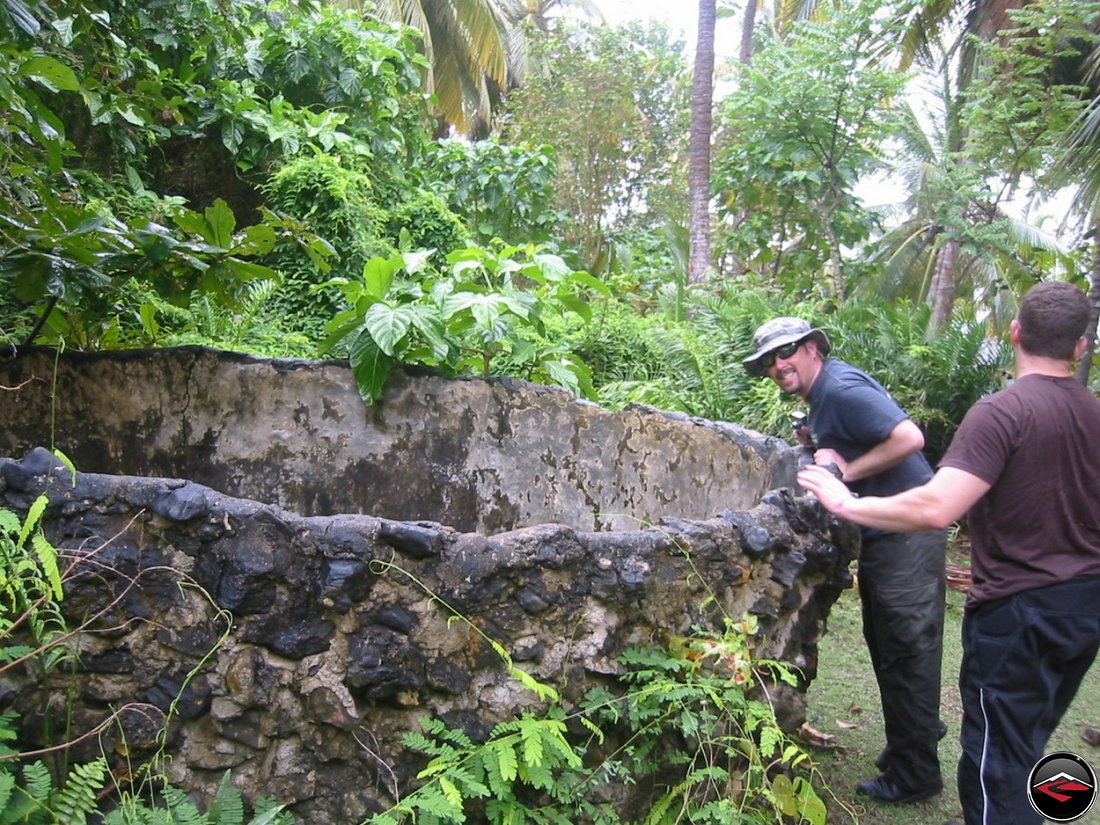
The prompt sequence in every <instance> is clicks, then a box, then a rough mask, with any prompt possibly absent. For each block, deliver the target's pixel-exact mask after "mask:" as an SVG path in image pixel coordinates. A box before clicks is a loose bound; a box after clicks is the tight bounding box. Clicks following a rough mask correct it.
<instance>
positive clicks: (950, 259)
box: [928, 241, 959, 329]
mask: <svg viewBox="0 0 1100 825" xmlns="http://www.w3.org/2000/svg"><path fill="white" fill-rule="evenodd" d="M958 260H959V242H958V241H948V242H947V243H946V244H944V246H943V249H941V250H940V254H939V255H938V256H937V257H936V271H935V272H934V273H933V275H932V288H931V292H932V295H931V298H932V317H931V318H930V319H929V320H928V323H929V325H930V326H931V327H932V329H939V328H940V327H942V326H943V325H944V324H946V323H947V321H948V320H949V319H950V318H951V310H952V309H953V308H954V305H955V292H956V285H955V264H956V263H957V262H958Z"/></svg>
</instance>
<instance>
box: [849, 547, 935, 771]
mask: <svg viewBox="0 0 1100 825" xmlns="http://www.w3.org/2000/svg"><path fill="white" fill-rule="evenodd" d="M946 547H947V534H946V533H945V532H943V531H935V532H925V533H912V534H908V535H898V534H888V535H884V536H878V537H874V538H870V539H866V538H865V539H864V540H863V548H862V550H861V551H860V557H859V594H860V600H861V602H862V606H863V637H864V639H865V640H866V642H867V648H868V650H869V652H870V654H871V664H872V666H873V667H874V671H875V678H876V679H877V680H878V687H879V696H880V698H881V700H882V716H883V721H884V723H885V728H886V754H887V765H886V768H885V769H884V771H883V773H884V775H885V776H886V777H887V778H889V779H890V780H892V781H893V782H895V783H897V784H898V785H900V786H902V787H903V788H908V789H917V788H923V787H928V786H932V785H935V784H938V783H939V782H941V775H940V760H939V755H938V753H937V745H938V742H939V736H940V675H941V669H942V663H943V612H944V605H945V601H946V583H945V571H944V567H945V561H946V559H945V556H946Z"/></svg>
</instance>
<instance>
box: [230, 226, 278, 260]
mask: <svg viewBox="0 0 1100 825" xmlns="http://www.w3.org/2000/svg"><path fill="white" fill-rule="evenodd" d="M274 248H275V230H274V229H273V228H271V227H270V226H267V225H266V224H256V225H255V226H248V227H245V229H244V231H243V232H241V234H240V236H239V238H238V241H237V245H236V246H234V247H233V248H232V250H231V251H232V253H233V254H234V255H266V254H267V253H268V252H270V251H271V250H272V249H274Z"/></svg>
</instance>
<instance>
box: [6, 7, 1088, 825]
mask: <svg viewBox="0 0 1100 825" xmlns="http://www.w3.org/2000/svg"><path fill="white" fill-rule="evenodd" d="M699 5H700V32H699V41H698V43H699V45H698V48H697V51H696V55H694V59H693V57H692V56H691V55H689V54H688V53H687V49H686V46H685V44H684V42H682V41H680V40H677V39H675V38H673V37H671V36H670V34H669V32H668V31H667V29H665V28H664V27H663V26H660V25H657V24H641V23H635V24H631V25H628V26H623V27H618V28H612V27H609V26H606V25H603V24H602V23H601V22H600V19H599V17H598V14H596V12H597V11H598V9H597V8H596V7H597V6H598V3H593V2H586V0H572V1H570V0H466V2H457V0H451V1H449V2H444V1H443V0H439V1H438V2H428V0H419V2H413V1H411V0H410V2H397V0H356V2H345V3H338V2H336V3H325V2H319V1H315V0H301V1H300V2H283V0H272V1H271V2H258V0H238V2H234V3H229V2H222V1H221V0H49V2H46V0H38V1H37V2H36V0H0V69H2V70H0V192H2V194H3V198H2V201H0V336H2V339H3V344H4V346H5V348H6V349H8V350H11V351H17V350H18V349H19V348H20V347H23V346H27V345H29V344H32V343H36V344H48V345H56V346H60V347H65V348H70V349H73V348H76V349H87V350H94V349H105V348H136V347H161V346H173V345H180V344H205V345H210V346H214V347H220V348H226V349H233V350H240V351H245V352H251V353H255V354H259V355H266V356H280V357H281V356H287V357H302V358H322V357H338V358H346V359H348V361H349V362H350V364H351V365H352V367H353V369H354V372H355V375H356V378H357V380H358V383H359V387H360V391H361V394H362V395H363V398H364V400H365V402H366V403H373V402H374V401H376V400H377V399H378V398H379V397H380V396H381V394H382V392H383V390H384V386H385V381H386V377H387V375H388V373H389V372H390V370H391V369H392V368H393V367H395V366H397V365H401V364H418V365H423V366H427V367H431V368H434V369H436V370H439V371H440V372H441V373H443V374H445V375H457V374H479V375H490V374H498V375H499V374H506V375H515V376H520V377H523V378H526V379H530V380H534V381H542V382H551V383H557V384H561V385H563V386H565V387H567V388H568V389H570V390H571V391H573V392H574V393H576V394H578V395H580V396H584V397H587V398H591V399H594V400H596V401H598V402H599V403H601V404H604V405H607V406H609V407H618V406H622V405H625V404H628V403H631V402H641V403H647V404H652V405H656V406H659V407H662V408H665V409H669V410H678V411H683V412H687V413H690V414H692V415H698V416H703V417H707V418H712V419H722V420H729V421H736V422H739V423H742V424H745V425H747V426H750V427H752V428H754V429H758V430H761V431H764V432H769V433H773V434H777V435H785V434H786V432H785V431H786V427H785V424H784V422H785V421H786V420H787V419H786V415H787V412H789V410H790V408H791V401H790V400H789V399H785V398H782V397H780V396H779V394H778V391H777V389H776V388H775V387H774V386H773V385H772V384H771V382H759V381H752V380H750V379H749V378H748V376H747V375H746V374H745V373H744V371H743V370H742V369H741V367H740V360H741V358H742V357H744V356H745V355H746V354H747V353H748V351H749V342H750V336H751V332H752V330H753V329H754V328H755V326H756V325H757V324H759V323H760V322H762V321H763V320H766V319H767V318H768V317H770V316H772V315H774V314H778V313H791V314H800V315H803V316H804V317H806V318H807V319H808V320H810V321H812V322H813V323H815V324H817V325H820V326H822V327H824V328H825V329H827V330H828V331H829V333H830V335H831V337H832V338H833V345H834V350H835V352H836V353H837V354H838V355H840V356H841V357H842V358H844V359H845V360H849V361H851V362H853V363H855V364H858V365H860V366H862V367H864V368H866V369H867V370H868V371H869V372H871V373H872V374H874V375H875V376H876V377H878V378H879V379H880V380H882V381H883V383H884V384H885V385H886V386H887V387H888V388H889V389H890V390H891V391H892V392H893V393H894V394H895V395H896V396H897V398H898V399H899V401H900V402H901V403H902V405H903V406H904V407H906V408H907V409H908V410H909V412H910V413H911V414H912V415H913V417H914V418H915V419H916V420H917V421H918V422H919V423H920V424H921V425H922V426H923V427H924V428H925V430H926V432H927V433H928V442H929V452H930V453H931V454H932V457H933V458H935V457H936V455H938V453H939V452H941V451H942V449H943V448H944V447H945V446H946V443H947V442H948V441H949V439H950V437H951V433H952V432H953V428H954V426H955V425H956V423H957V422H958V421H959V419H960V417H961V415H962V413H963V412H964V411H965V410H966V409H967V408H968V407H969V406H970V404H971V403H972V402H973V401H974V400H975V399H977V398H979V397H980V396H981V395H983V394H985V393H988V392H990V391H992V390H994V389H996V388H997V387H998V386H999V385H1000V383H1001V381H1002V380H1003V379H1004V377H1005V375H1006V370H1008V369H1009V367H1010V353H1009V351H1008V349H1007V347H1006V345H1005V342H1004V339H1003V336H1002V335H1001V333H1002V332H1003V330H1004V328H1005V326H1006V325H1007V321H1008V319H1009V318H1011V316H1012V312H1013V310H1014V306H1015V302H1016V300H1017V299H1018V297H1019V296H1021V295H1022V294H1023V292H1024V291H1025V290H1026V289H1027V287H1028V286H1030V285H1031V284H1033V283H1035V282H1037V281H1039V280H1043V279H1063V280H1072V281H1074V282H1077V283H1079V284H1080V285H1081V286H1082V287H1084V288H1086V289H1091V292H1090V294H1091V295H1092V297H1093V298H1094V303H1095V304H1096V305H1097V306H1100V151H1098V148H1100V147H1098V146H1097V143H1098V140H1100V95H1098V91H1100V48H1098V44H1100V2H1097V0H1037V2H1034V3H1028V4H1026V5H1025V4H1022V3H1015V2H1009V0H996V1H995V2H980V0H979V1H978V2H960V3H954V4H952V3H934V2H931V0H929V1H928V2H919V0H898V1H897V2H885V3H883V2H870V0H838V2H836V3H833V4H815V3H804V4H766V3H758V2H757V0H748V2H747V5H746V3H744V2H741V0H721V2H717V3H716V1H715V0H700V3H699ZM716 14H730V15H736V16H737V18H738V19H743V20H744V24H743V25H744V38H743V42H742V45H741V49H740V57H739V60H737V61H730V62H728V63H722V62H719V63H718V65H717V66H716V69H715V72H714V75H713V79H714V80H715V81H716V82H715V84H714V91H713V93H712V91H711V85H710V82H709V81H710V80H711V75H710V72H709V71H703V73H702V74H700V73H699V72H698V71H696V68H697V67H700V66H702V67H704V68H705V67H707V66H708V65H709V64H708V63H707V62H706V60H700V57H703V58H706V57H708V56H709V57H710V58H713V54H714V51H713V50H714V44H713V40H712V38H713V23H714V18H715V15H716ZM693 73H694V77H693ZM701 79H705V80H707V81H708V82H706V83H699V82H698V81H699V80H701ZM693 81H695V82H693ZM876 179H877V180H879V181H884V183H883V185H882V186H880V187H879V189H878V191H880V192H886V193H888V197H886V198H885V200H886V201H888V202H883V203H878V202H874V203H873V202H871V200H869V199H868V198H867V197H866V196H864V195H861V193H862V192H864V191H865V189H863V188H861V187H862V186H864V185H865V184H866V182H867V181H869V180H876ZM700 181H701V183H700ZM693 198H697V199H698V198H701V201H702V203H703V205H704V208H703V211H702V213H700V212H699V210H697V209H692V208H691V202H692V199H693ZM1051 203H1055V204H1057V209H1058V210H1060V212H1059V213H1058V217H1054V218H1051V217H1040V216H1041V215H1044V214H1050V211H1051V210H1050V207H1049V204H1051ZM1044 204H1047V205H1048V207H1047V209H1046V211H1044V210H1043V209H1042V208H1041V207H1043V206H1044ZM700 260H702V261H703V262H704V265H702V266H700V265H698V264H697V263H696V264H692V263H691V262H692V261H695V262H698V261H700ZM1090 352H1091V351H1090ZM1092 360H1093V359H1092V356H1091V355H1090V356H1089V357H1088V358H1086V359H1085V363H1084V364H1083V369H1082V371H1081V373H1080V375H1081V378H1082V380H1085V381H1087V380H1089V375H1088V366H1089V365H1090V364H1091V363H1092ZM0 389H2V388H0ZM0 515H5V516H10V514H0ZM39 515H40V514H39ZM32 516H33V514H32ZM36 518H37V516H34V517H28V519H27V521H26V522H20V521H19V520H14V521H11V520H8V519H6V518H5V520H4V521H3V523H2V526H3V528H4V531H5V532H4V537H3V540H2V541H0V544H2V545H3V546H4V547H5V548H6V549H5V552H6V553H8V556H7V558H8V559H9V561H8V564H9V565H16V563H17V562H16V561H15V560H18V565H19V569H20V570H22V571H23V573H22V575H23V576H24V578H23V579H22V584H20V583H19V582H20V580H19V579H18V578H13V579H9V581H8V582H7V583H6V584H5V585H4V587H5V588H6V589H5V593H7V594H8V595H9V596H10V599H9V601H8V602H7V603H6V605H5V610H6V611H7V613H8V617H7V618H6V619H5V622H7V624H5V625H3V626H0V633H3V634H4V635H2V636H0V641H3V642H4V644H8V642H9V641H10V640H9V638H8V636H7V632H8V629H9V628H10V627H11V626H12V624H19V623H20V622H19V620H17V619H15V618H14V617H16V616H20V615H32V614H33V615H34V616H37V617H38V618H37V619H36V620H35V621H36V622H37V624H36V627H37V628H38V631H40V633H39V637H38V641H39V642H41V643H42V644H44V645H45V644H47V643H48V642H49V640H50V639H51V638H56V635H57V633H59V632H60V631H57V628H56V627H54V625H53V624H52V623H53V622H55V621H57V616H56V615H55V613H54V612H51V609H50V608H49V605H51V604H53V600H55V599H60V598H61V592H60V584H59V579H58V574H57V571H56V569H54V568H53V567H51V566H50V562H49V559H50V558H51V555H50V552H49V549H48V545H46V544H45V543H44V542H43V541H42V540H41V538H40V537H36V534H35V519H36ZM9 522H10V523H9ZM28 594H30V595H29V597H28ZM26 611H31V613H27V612H26ZM35 611H45V612H42V613H41V614H39V613H36V612H35ZM51 628H53V629H51ZM36 632H37V631H36ZM27 655H28V651H27V650H24V649H23V648H16V647H14V646H9V647H6V648H5V660H6V661H9V662H10V661H13V660H21V659H22V657H25V656H27ZM666 665H667V662H665V664H663V665H661V666H662V667H664V666H666ZM659 669H660V668H658V670H659ZM10 724H11V722H10V719H6V720H5V719H4V717H0V740H3V739H5V737H6V734H7V733H9V732H10ZM7 738H8V739H10V737H7ZM424 745H425V748H426V749H427V748H429V743H427V742H425V743H424ZM14 753H15V752H14V751H10V752H5V753H3V754H0V811H7V812H6V813H5V814H4V816H2V817H0V822H55V821H57V822H70V821H72V822H77V821H80V822H83V821H85V820H84V819H83V818H80V817H83V815H84V814H83V813H81V812H82V811H87V810H88V809H89V804H90V803H89V800H91V802H94V792H93V790H94V789H95V788H97V787H101V785H102V779H103V766H99V767H98V768H92V769H88V770H90V771H91V773H85V774H81V775H80V777H78V780H79V781H77V782H76V783H75V785H74V786H70V788H68V789H66V788H65V787H64V786H63V785H62V782H61V778H60V777H58V776H56V775H55V776H54V777H53V778H52V779H51V777H50V776H48V775H47V774H45V773H43V772H41V771H38V770H37V769H35V768H33V766H31V767H30V768H29V771H30V772H29V773H26V774H19V775H17V774H16V773H14V772H11V771H9V770H8V768H6V767H5V766H7V765H12V764H15V763H14V762H13V761H10V758H11V757H12V755H13V754H14ZM4 759H9V761H2V760H4ZM565 761H566V762H568V759H566V760H565ZM95 770H98V771H100V773H99V775H98V778H97V777H96V776H95V775H93V774H94V771H95ZM97 783H98V784H97ZM17 785H18V787H21V788H22V789H23V790H22V791H21V792H17V791H16V790H15V789H16V788H17ZM55 785H56V787H55ZM89 789H93V790H89ZM66 792H68V793H69V795H68V796H66V795H65V794H66ZM19 793H22V796H21V797H19V798H20V799H22V800H23V801H22V802H20V803H19V806H17V805H16V803H15V802H14V801H13V800H15V799H16V797H18V796H19ZM790 793H793V792H790ZM790 793H788V796H787V797H784V798H783V799H780V800H779V801H778V802H775V804H774V805H772V807H769V808H768V809H767V810H766V811H764V812H762V813H760V816H761V817H762V818H761V819H759V820H756V819H752V820H748V819H745V820H732V819H730V820H723V819H721V818H720V815H719V814H718V813H715V814H714V817H715V818H714V819H713V820H707V821H775V817H776V816H780V815H789V816H792V817H795V816H801V817H805V818H807V819H808V820H809V821H814V820H813V816H816V814H815V813H814V811H815V810H816V809H814V808H813V806H812V805H810V806H808V803H807V802H806V800H807V799H808V797H807V796H806V795H805V794H803V795H802V796H800V797H799V799H801V800H802V802H800V803H799V804H798V805H795V804H794V803H793V802H790ZM231 797H232V793H231V791H230V790H228V789H227V791H226V795H225V798H226V799H230V800H231ZM777 798H778V797H777ZM813 799H816V796H815V797H813ZM26 800H32V801H31V802H27V801H26ZM231 801H233V800H231ZM788 803H790V804H788ZM181 805H182V802H181ZM783 805H787V807H783ZM5 806H7V807H5ZM235 806H236V807H234V806H233V805H230V806H229V807H230V809H231V810H232V811H233V813H231V814H230V815H229V818H226V819H217V818H216V817H215V816H214V815H213V814H210V815H209V816H210V817H211V818H209V819H201V820H200V819H198V817H199V816H200V815H199V814H198V812H197V811H196V812H194V814H193V816H194V819H193V820H180V819H175V820H171V821H204V822H206V821H209V822H215V821H218V822H227V823H228V822H232V821H234V817H235V818H236V821H241V819H242V818H243V813H242V809H241V804H240V800H239V799H238V800H235ZM792 806H793V807H792ZM807 806H808V807H807ZM139 807H140V806H135V807H134V808H133V809H132V813H131V814H130V815H129V818H126V817H127V814H126V812H125V811H124V810H123V809H119V810H123V813H118V812H117V811H116V812H115V814H114V817H115V818H114V819H112V820H109V821H112V822H146V821H149V822H152V821H160V820H156V819H154V818H153V814H151V813H150V812H149V811H147V810H144V809H142V811H139V810H138V808H139ZM12 811H14V813H13V812H12ZM64 811H68V812H69V813H66V814H65V815H64V816H62V813H61V812H64ZM777 811H778V812H779V813H777ZM742 813H744V812H742ZM430 815H431V814H425V816H430ZM189 816H191V814H189ZM284 816H285V813H281V812H280V811H279V810H278V809H277V806H272V805H270V804H267V803H261V805H260V807H258V808H257V812H256V816H255V818H254V820H253V822H254V823H255V825H262V823H265V822H278V821H284V820H282V819H280V817H284ZM51 817H52V818H51ZM65 817H69V818H65ZM142 817H147V818H142ZM768 817H772V818H771V819H768ZM425 821H429V820H427V819H426V820H425ZM456 821H457V820H456ZM501 821H504V820H501ZM548 821H549V820H548ZM565 821H568V820H565ZM654 821H665V820H654ZM668 821H671V820H668ZM694 821H703V819H702V818H699V819H696V820H694Z"/></svg>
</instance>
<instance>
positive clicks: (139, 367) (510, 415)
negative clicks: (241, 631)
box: [0, 348, 794, 533]
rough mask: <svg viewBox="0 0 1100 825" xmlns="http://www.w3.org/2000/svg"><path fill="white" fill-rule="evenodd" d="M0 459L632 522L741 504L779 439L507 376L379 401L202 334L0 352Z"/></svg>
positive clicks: (774, 475) (243, 492)
mask: <svg viewBox="0 0 1100 825" xmlns="http://www.w3.org/2000/svg"><path fill="white" fill-rule="evenodd" d="M0 385H3V386H5V387H10V388H16V389H14V390H13V391H10V392H0V420H2V421H3V422H4V426H3V428H2V429H0V455H4V456H9V457H19V456H22V455H24V454H25V453H26V452H27V451H28V450H30V449H31V448H32V447H35V446H47V447H56V448H57V449H59V450H61V451H62V452H64V453H65V454H66V455H67V456H69V457H70V458H71V459H72V460H73V463H74V464H75V465H76V466H77V467H78V468H79V469H81V470H84V471H86V472H100V473H119V474H126V475H139V476H160V477H169V478H171V477H175V478H186V479H189V480H191V481H195V482H198V483H200V484H204V485H206V486H209V487H211V488H213V489H215V490H218V491H220V492H223V493H225V494H227V495H232V496H239V497H242V498H250V499H254V500H256V501H263V502H266V503H268V504H275V505H278V506H280V507H284V508H286V509H288V510H293V511H294V512H297V513H300V514H302V515H332V514H335V513H366V514H370V515H375V516H381V517H385V518H392V519H398V520H418V519H429V520H433V521H438V522H441V523H443V524H448V525H450V526H452V527H455V528H456V529H459V530H468V531H476V532H481V533H496V532H500V531H503V530H511V529H515V528H517V527H524V526H530V525H534V524H543V523H548V522H557V523H561V524H568V525H569V526H571V527H575V528H580V529H608V528H610V529H634V528H637V527H639V526H641V525H644V524H647V523H653V522H655V521H656V520H657V519H659V518H661V517H663V516H679V517H682V518H707V517H709V516H710V515H712V514H714V513H716V512H718V511H719V510H722V509H725V508H728V507H733V508H747V507H751V506H752V505H753V504H755V503H756V502H757V501H759V499H760V496H761V495H763V493H764V492H765V491H767V490H769V489H771V488H773V487H778V486H782V485H785V484H789V483H790V482H791V479H792V471H793V467H794V463H793V462H794V460H793V457H792V455H791V451H790V450H789V449H788V448H787V445H785V444H783V443H782V442H779V441H777V440H776V439H769V438H765V437H763V436H761V435H760V434H759V433H753V432H751V431H748V430H745V429H743V428H741V427H738V426H736V425H733V424H725V423H716V422H709V421H703V420H701V419H691V418H688V417H686V416H677V415H670V414H667V413H662V412H660V411H657V410H653V409H649V408H635V409H629V410H625V411H622V412H610V411H608V410H604V409H602V408H600V407H598V406H596V405H593V404H588V403H584V402H582V401H578V400H577V399H576V398H574V397H573V396H572V395H570V394H569V393H567V392H565V391H563V390H559V389H556V388H550V387H544V386H540V385H536V384H529V383H526V382H523V381H513V380H506V379H503V380H490V381H481V380H446V379H442V378H438V377H432V376H427V375H423V376H411V375H405V374H397V375H395V376H394V378H393V380H392V381H391V383H390V384H389V385H388V387H387V390H386V393H385V396H384V397H383V398H382V400H381V401H380V402H379V403H378V404H376V405H373V406H370V407H368V406H366V405H364V404H363V402H362V401H361V400H360V398H359V395H358V392H357V391H356V388H355V383H354V379H353V377H352V375H351V372H350V370H349V369H348V367H347V365H346V364H344V363H336V362H323V363H321V362H306V361H288V360H270V359H260V358H252V357H248V356H241V355H234V354H231V353H224V352H218V351H214V350H209V349H203V348H184V349H174V350H143V351H126V352H109V353H90V354H83V353H66V354H65V355H63V356H62V357H61V358H56V357H55V355H54V353H53V352H51V351H50V350H44V349H31V350H24V351H22V352H21V353H20V354H19V356H18V357H16V358H0Z"/></svg>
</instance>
